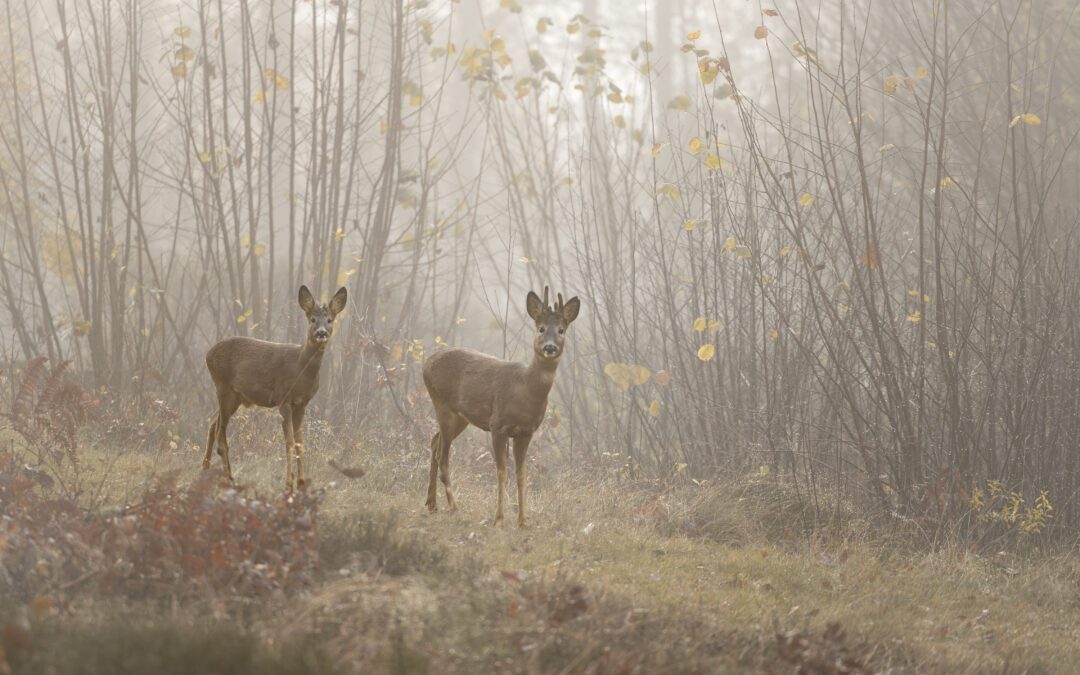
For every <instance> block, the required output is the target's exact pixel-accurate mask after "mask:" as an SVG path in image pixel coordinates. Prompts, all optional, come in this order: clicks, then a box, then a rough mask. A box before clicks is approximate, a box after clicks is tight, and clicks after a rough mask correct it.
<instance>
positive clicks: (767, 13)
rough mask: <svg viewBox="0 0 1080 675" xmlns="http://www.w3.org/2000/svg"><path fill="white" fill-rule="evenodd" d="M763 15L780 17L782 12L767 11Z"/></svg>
mask: <svg viewBox="0 0 1080 675" xmlns="http://www.w3.org/2000/svg"><path fill="white" fill-rule="evenodd" d="M763 14H765V16H780V12H778V11H776V10H775V9H766V10H765V11H764V12H763Z"/></svg>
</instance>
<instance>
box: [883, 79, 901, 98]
mask: <svg viewBox="0 0 1080 675" xmlns="http://www.w3.org/2000/svg"><path fill="white" fill-rule="evenodd" d="M899 84H900V78H899V77H897V76H896V75H890V76H888V77H886V78H885V93H886V94H895V93H896V87H897V86H898V85H899Z"/></svg>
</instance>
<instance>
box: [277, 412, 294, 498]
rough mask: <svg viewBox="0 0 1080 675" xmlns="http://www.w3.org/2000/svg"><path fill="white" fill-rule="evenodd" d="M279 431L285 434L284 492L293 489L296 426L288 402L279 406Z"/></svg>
mask: <svg viewBox="0 0 1080 675" xmlns="http://www.w3.org/2000/svg"><path fill="white" fill-rule="evenodd" d="M279 410H280V412H281V433H282V434H283V435H284V436H285V492H292V489H293V459H292V453H293V444H294V443H295V442H296V437H295V432H296V427H295V426H294V425H293V409H292V406H291V405H289V404H285V405H283V406H281V408H280V409H279Z"/></svg>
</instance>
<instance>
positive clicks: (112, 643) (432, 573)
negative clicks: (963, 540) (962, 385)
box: [9, 423, 1080, 673]
mask: <svg viewBox="0 0 1080 675" xmlns="http://www.w3.org/2000/svg"><path fill="white" fill-rule="evenodd" d="M265 426H267V427H269V428H268V429H267V431H266V433H265V434H263V433H262V432H261V431H260V432H259V433H257V434H253V435H252V438H250V439H247V442H246V445H247V447H245V448H242V447H241V445H243V444H244V443H245V440H243V439H240V438H238V439H237V440H234V443H233V445H234V451H233V466H234V469H235V470H237V471H238V474H239V475H238V479H239V480H240V481H241V482H243V483H246V484H248V485H250V486H253V489H255V490H257V491H259V492H263V493H271V492H275V491H278V490H280V487H279V486H280V485H281V484H282V483H283V481H284V459H283V454H284V452H283V451H279V450H278V448H277V445H276V437H275V436H273V435H272V431H273V428H274V425H272V424H270V423H267V424H266V425H265ZM383 445H384V446H389V447H382V448H380V449H379V450H378V451H375V450H372V449H370V448H368V447H367V446H363V445H357V444H355V443H354V442H352V441H346V440H344V439H341V438H333V437H332V436H331V435H330V434H328V433H327V434H326V435H325V436H323V437H321V438H320V437H319V435H318V432H317V430H316V433H314V434H309V444H308V446H309V450H308V453H307V455H308V462H307V465H308V467H309V473H310V475H311V478H312V483H313V484H314V485H315V486H317V487H322V488H324V489H326V492H327V494H326V499H325V502H324V505H323V508H322V512H321V518H320V525H319V527H320V542H321V543H320V552H321V557H322V568H323V569H322V571H321V578H320V581H319V582H318V584H317V585H316V586H315V587H314V588H312V589H310V591H307V592H304V593H302V594H300V595H297V596H293V597H277V598H270V599H268V600H260V601H258V602H251V601H245V600H244V599H241V598H207V599H205V600H199V601H184V602H177V601H170V600H168V599H165V600H160V601H146V602H142V601H140V602H139V603H126V604H125V603H120V602H117V601H115V600H110V599H107V598H100V597H96V596H94V595H92V594H84V595H74V596H73V597H72V598H70V599H68V600H67V601H66V602H65V604H64V605H63V607H62V608H61V610H60V611H57V612H53V614H52V616H51V617H49V618H46V619H44V620H42V621H41V622H40V625H38V626H37V627H36V628H35V633H34V640H35V651H34V653H33V654H32V655H31V656H28V657H25V658H23V659H22V660H21V661H18V662H16V663H15V666H16V672H56V673H69V672H70V673H75V672H102V673H105V672H110V673H120V672H128V673H144V672H155V671H156V672H159V673H171V672H200V673H244V672H250V673H256V672H257V673H272V672H432V673H435V672H438V673H442V672H493V671H507V672H592V673H624V672H625V673H629V672H733V671H749V672H799V670H798V669H799V668H800V667H802V668H803V669H804V670H803V671H802V672H821V673H833V672H836V673H839V672H872V671H891V672H913V673H914V672H919V673H923V672H942V673H945V672H948V673H968V672H970V673H976V672H978V673H981V672H998V673H1000V672H1017V673H1020V672H1029V673H1042V672H1072V671H1073V670H1074V669H1075V665H1074V664H1076V663H1080V621H1078V619H1080V605H1078V598H1080V594H1078V590H1080V567H1078V566H1077V564H1076V563H1075V562H1073V561H1072V560H1071V558H1070V557H1068V556H1065V555H1059V556H1041V557H1028V558H1024V559H1019V558H1018V557H1017V556H1015V555H1013V554H1004V555H994V556H990V557H989V558H987V557H978V556H975V555H972V554H969V553H963V552H937V553H925V552H918V551H913V550H911V548H910V547H906V546H901V545H899V544H897V543H895V542H893V543H890V541H889V538H888V537H884V536H881V535H880V534H878V535H871V534H870V528H869V526H867V525H865V524H861V523H859V522H858V521H857V520H855V519H852V520H851V521H850V522H848V523H846V526H845V532H846V533H847V534H846V535H839V534H833V535H828V536H822V535H814V536H806V532H805V530H804V528H803V527H802V525H801V523H800V513H799V510H798V507H797V504H795V503H794V502H793V501H792V500H791V499H789V498H788V497H786V496H785V494H784V492H783V490H782V489H781V488H779V487H778V486H775V485H773V484H771V483H767V482H761V481H760V479H759V480H758V481H754V480H751V479H746V480H743V481H734V482H732V483H731V484H729V485H727V486H720V487H708V488H699V487H694V486H686V487H684V488H680V489H677V490H660V489H659V488H657V487H655V486H648V485H641V484H635V483H631V482H628V481H625V480H618V479H616V477H615V474H614V472H608V471H604V470H603V469H595V470H591V471H585V470H584V469H578V470H577V471H575V472H573V473H566V472H562V471H555V470H550V471H548V470H545V458H544V457H543V451H542V449H541V450H539V451H537V452H535V453H534V455H535V457H534V460H533V464H534V466H533V471H532V474H531V476H530V486H531V492H530V502H531V513H530V516H531V522H532V523H533V527H532V528H531V529H529V530H524V531H519V530H518V529H516V528H515V527H513V526H512V525H511V526H509V527H507V528H506V529H503V530H496V529H493V528H492V527H491V525H490V521H491V516H492V514H493V511H494V503H495V487H494V483H495V476H494V466H493V462H492V460H491V458H490V455H489V454H487V451H486V449H485V448H486V445H485V441H484V439H483V438H482V437H481V436H480V435H479V434H474V433H473V432H471V431H470V432H469V433H468V434H466V435H465V436H463V437H462V440H461V441H459V442H458V444H456V446H455V457H454V464H453V467H454V478H455V483H456V487H457V495H456V496H457V500H458V502H459V505H460V507H461V509H460V511H459V512H458V513H456V514H449V513H445V512H440V513H437V514H434V515H432V514H429V513H428V512H427V511H426V509H425V508H424V490H425V487H426V474H427V459H426V457H425V456H423V455H422V454H421V453H420V450H419V448H417V447H413V446H415V445H416V444H409V443H401V444H400V446H401V447H393V446H394V444H393V443H389V442H385V441H384V442H383ZM330 448H333V449H330ZM84 458H85V466H86V467H87V468H88V471H89V473H90V477H91V479H90V480H88V484H91V485H95V486H96V490H97V493H98V495H99V499H100V501H101V502H102V503H104V504H116V503H123V502H125V501H131V500H133V499H136V498H137V497H138V495H139V494H141V491H142V490H143V489H144V487H145V486H146V485H147V484H149V483H150V482H151V481H153V479H154V477H155V476H157V475H160V474H161V473H163V472H165V471H169V470H173V469H179V470H180V471H182V472H184V473H183V474H182V475H183V476H184V478H185V479H187V477H188V476H190V477H194V476H195V475H196V473H197V471H198V467H199V465H200V459H201V457H199V456H197V454H195V451H194V450H192V449H184V448H181V449H178V450H174V451H160V452H153V453H144V452H126V453H125V452H120V453H117V452H116V451H115V450H114V449H109V450H108V451H106V450H104V449H102V448H89V447H88V448H87V449H86V451H85V452H84ZM331 458H334V459H336V460H337V461H338V462H340V463H341V464H344V465H348V466H354V465H363V466H364V467H365V468H366V469H367V475H366V476H365V477H363V478H361V479H358V480H350V479H348V478H345V477H344V476H342V475H341V474H339V473H337V472H336V471H334V470H333V469H331V468H330V467H329V466H328V465H327V460H328V459H331ZM217 466H218V464H217V461H216V458H215V468H217ZM510 483H511V485H513V480H511V481H510ZM515 500H516V495H514V494H513V492H511V494H510V495H509V499H508V505H509V506H510V509H509V510H508V513H507V516H508V517H507V521H508V522H509V523H513V520H514V519H513V514H514V510H513V507H512V505H513V504H514V503H515ZM444 503H445V502H443V501H442V495H441V494H440V504H444ZM9 610H11V611H17V608H9ZM830 624H838V627H833V628H832V629H830V628H829V626H830ZM837 664H846V666H845V667H846V668H847V670H844V669H841V668H840V666H839V665H837ZM860 667H862V668H864V670H859V668H860Z"/></svg>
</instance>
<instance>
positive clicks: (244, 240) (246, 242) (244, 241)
mask: <svg viewBox="0 0 1080 675" xmlns="http://www.w3.org/2000/svg"><path fill="white" fill-rule="evenodd" d="M240 245H241V246H243V247H244V248H247V247H248V246H251V235H250V234H245V235H244V236H243V237H241V238H240Z"/></svg>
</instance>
